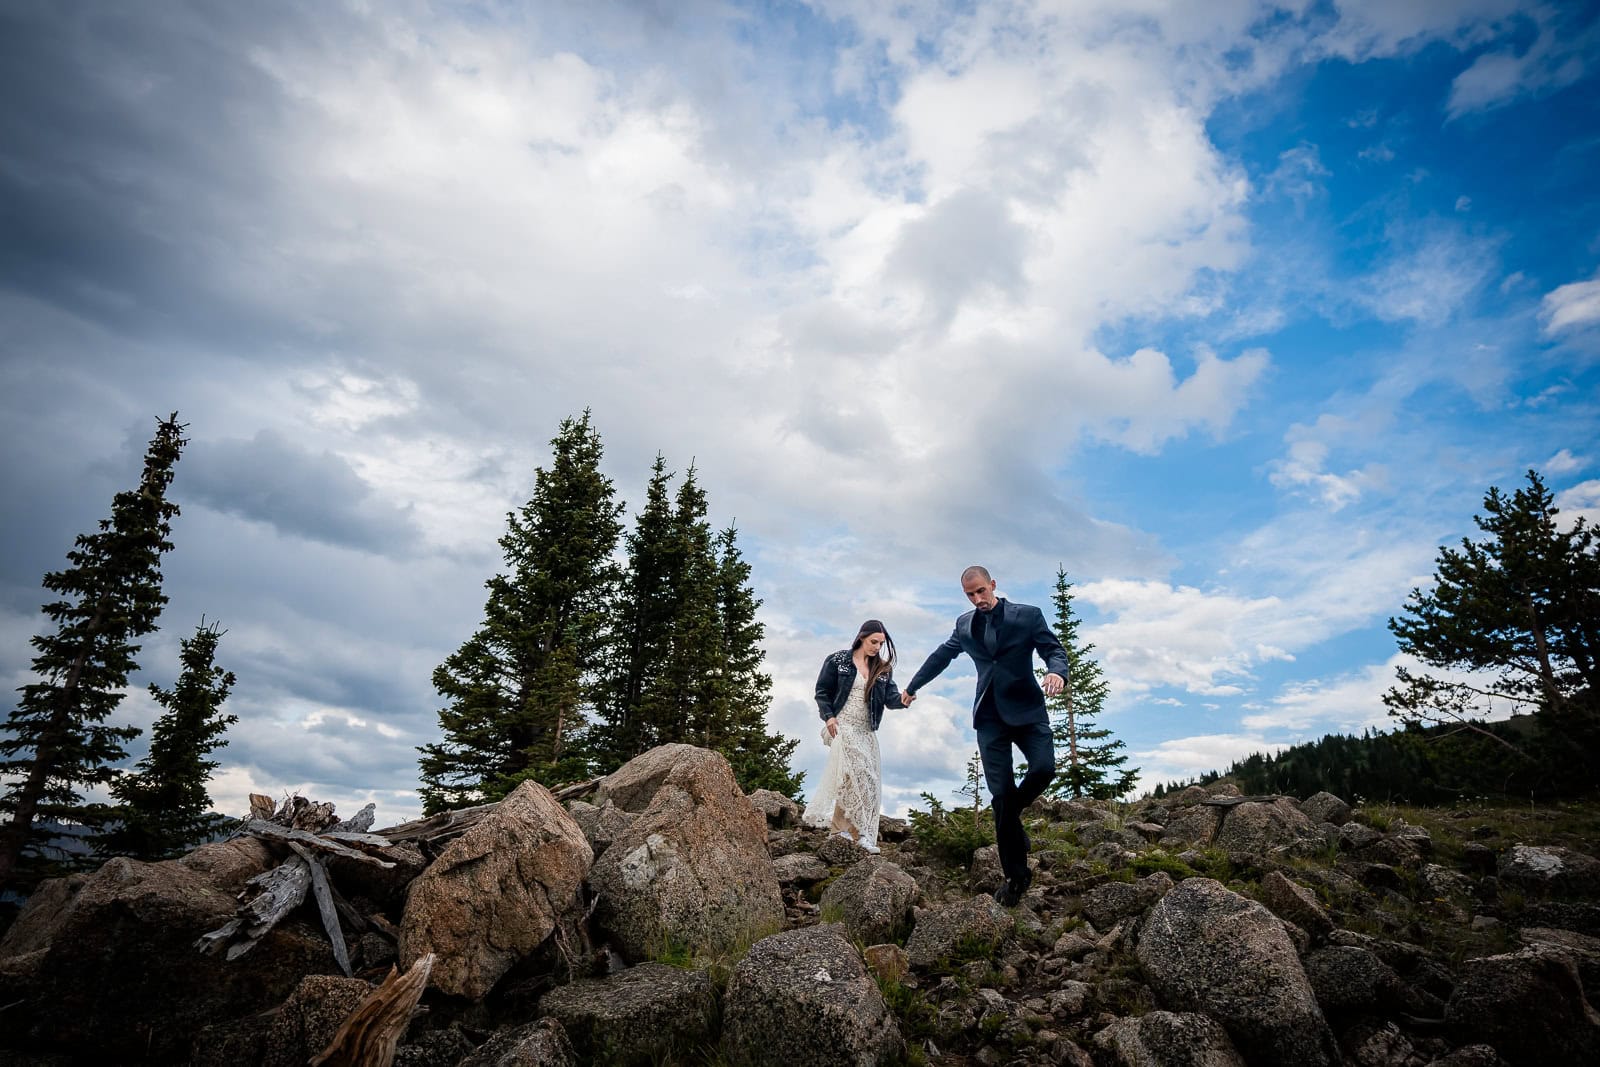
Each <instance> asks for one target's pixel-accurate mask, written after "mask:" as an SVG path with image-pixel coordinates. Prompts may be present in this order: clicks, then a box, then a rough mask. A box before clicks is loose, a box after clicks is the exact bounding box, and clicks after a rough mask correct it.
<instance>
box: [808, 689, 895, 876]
mask: <svg viewBox="0 0 1600 1067" xmlns="http://www.w3.org/2000/svg"><path fill="white" fill-rule="evenodd" d="M837 722H838V724H839V736H838V737H835V738H834V739H833V744H832V745H830V746H829V747H828V766H827V767H826V768H825V769H824V770H823V772H822V780H821V781H820V782H818V783H817V791H816V793H815V794H814V795H813V796H812V797H811V803H809V804H807V805H806V813H805V815H804V817H803V821H804V822H805V824H806V825H807V826H814V827H817V828H819V829H823V830H843V831H845V832H846V833H848V834H850V836H851V837H854V838H855V839H856V840H857V841H858V842H859V843H860V844H861V845H863V846H866V847H869V848H876V847H877V844H878V814H879V813H878V807H879V805H880V803H881V797H880V783H879V778H878V762H879V761H878V735H877V733H876V732H875V731H874V730H873V729H872V719H871V717H870V715H869V713H868V711H867V685H866V675H865V673H864V672H862V671H857V672H856V680H855V685H853V686H852V687H851V689H850V696H849V699H847V700H846V701H845V704H844V707H843V708H841V709H840V710H839V715H838V719H837Z"/></svg>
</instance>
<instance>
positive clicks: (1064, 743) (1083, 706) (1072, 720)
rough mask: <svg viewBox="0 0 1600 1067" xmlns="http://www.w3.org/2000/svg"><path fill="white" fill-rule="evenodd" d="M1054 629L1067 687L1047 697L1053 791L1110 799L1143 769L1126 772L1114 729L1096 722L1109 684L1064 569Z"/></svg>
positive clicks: (1058, 578) (1058, 579)
mask: <svg viewBox="0 0 1600 1067" xmlns="http://www.w3.org/2000/svg"><path fill="white" fill-rule="evenodd" d="M1052 599H1053V600H1054V602H1055V606H1056V620H1055V633H1056V637H1058V638H1059V639H1060V640H1061V646H1062V647H1063V648H1065V649H1066V650H1067V666H1068V670H1067V677H1066V678H1064V679H1063V681H1065V682H1066V685H1065V686H1063V687H1062V690H1061V692H1060V693H1059V694H1058V695H1056V696H1053V697H1048V698H1046V701H1045V703H1046V704H1047V705H1048V706H1049V708H1050V717H1051V720H1052V722H1051V727H1050V732H1051V734H1052V735H1053V736H1054V738H1055V745H1056V774H1055V778H1054V779H1053V780H1052V781H1051V783H1050V790H1049V791H1050V792H1051V793H1052V794H1054V795H1056V796H1062V797H1082V796H1091V797H1096V798H1098V799H1101V800H1111V799H1114V798H1116V797H1120V796H1122V795H1123V794H1124V793H1126V792H1128V791H1129V790H1131V789H1132V788H1133V786H1134V783H1135V782H1136V781H1138V778H1139V770H1138V768H1133V769H1132V770H1125V769H1124V768H1123V766H1122V765H1123V764H1124V763H1126V762H1128V757H1127V756H1126V755H1124V754H1122V752H1121V750H1122V748H1123V747H1124V746H1123V743H1122V742H1121V741H1120V740H1107V739H1108V738H1110V737H1111V731H1110V730H1108V729H1106V728H1104V727H1101V726H1098V725H1096V724H1095V721H1094V720H1095V717H1096V716H1097V715H1099V714H1100V712H1101V711H1102V710H1104V708H1105V702H1106V696H1107V694H1108V693H1109V691H1110V686H1109V684H1108V683H1107V682H1106V677H1105V672H1104V671H1102V670H1101V668H1100V664H1099V662H1098V661H1097V660H1095V659H1094V657H1093V656H1091V655H1090V653H1091V652H1093V651H1094V645H1092V644H1087V643H1085V642H1083V641H1082V640H1080V639H1079V637H1078V617H1077V615H1076V614H1075V613H1074V612H1073V610H1072V583H1071V582H1069V581H1067V572H1066V569H1065V568H1058V569H1057V570H1056V590H1055V594H1054V596H1053V598H1052Z"/></svg>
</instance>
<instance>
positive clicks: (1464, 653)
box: [1383, 470, 1600, 760]
mask: <svg viewBox="0 0 1600 1067" xmlns="http://www.w3.org/2000/svg"><path fill="white" fill-rule="evenodd" d="M1483 507H1484V512H1485V515H1482V516H1474V517H1473V521H1474V522H1475V523H1476V524H1477V526H1478V528H1479V529H1480V530H1482V531H1483V532H1484V533H1486V534H1488V535H1489V536H1488V537H1487V538H1486V539H1485V540H1482V541H1472V540H1470V539H1468V538H1462V540H1461V548H1460V550H1459V551H1458V550H1455V549H1451V548H1445V547H1441V548H1440V549H1439V556H1438V561H1437V564H1438V569H1437V571H1436V572H1435V574H1434V586H1433V588H1432V589H1431V590H1429V591H1428V592H1426V593H1424V592H1422V591H1421V590H1419V589H1413V590H1412V591H1411V596H1410V598H1409V599H1408V600H1407V602H1406V606H1405V616H1404V617H1402V618H1393V619H1390V620H1389V629H1390V630H1391V631H1393V633H1394V635H1395V637H1396V638H1397V639H1398V641H1399V645H1400V650H1401V651H1402V652H1406V653H1409V654H1411V655H1413V656H1415V657H1417V658H1418V659H1419V660H1421V661H1422V662H1423V663H1425V664H1427V665H1428V666H1430V667H1433V668H1435V669H1437V670H1441V671H1451V672H1464V673H1468V674H1469V677H1467V678H1464V679H1463V678H1461V677H1456V678H1449V677H1437V676H1434V675H1430V674H1425V673H1415V672H1412V671H1410V670H1408V669H1407V668H1404V667H1401V668H1399V669H1398V670H1397V671H1396V676H1397V678H1398V681H1399V682H1400V684H1399V685H1398V686H1396V687H1395V688H1393V689H1391V690H1389V692H1388V693H1386V694H1384V697H1383V701H1384V703H1385V704H1387V705H1388V706H1389V713H1390V714H1391V715H1394V716H1396V717H1398V718H1400V719H1401V720H1402V721H1404V722H1406V723H1410V724H1416V725H1449V726H1451V727H1454V728H1459V729H1464V730H1467V731H1471V732H1475V733H1477V734H1478V735H1479V736H1480V737H1483V738H1485V739H1488V740H1492V741H1495V742H1497V743H1498V744H1500V745H1501V746H1503V747H1504V748H1505V749H1507V750H1509V751H1511V752H1514V753H1517V754H1518V755H1526V753H1525V752H1524V750H1523V749H1522V748H1520V747H1519V746H1518V745H1516V744H1514V743H1512V742H1511V741H1508V740H1506V739H1505V738H1504V737H1503V736H1500V735H1499V734H1497V733H1496V732H1494V731H1490V730H1488V729H1486V728H1485V727H1484V726H1483V724H1482V722H1481V720H1482V719H1485V718H1487V717H1488V715H1489V713H1490V711H1491V710H1492V708H1493V707H1494V706H1495V704H1496V703H1497V702H1499V704H1500V706H1502V707H1504V706H1508V705H1509V706H1510V707H1511V708H1513V709H1514V710H1522V711H1530V712H1537V713H1539V718H1540V720H1541V722H1542V724H1543V726H1544V727H1545V732H1546V734H1547V735H1549V736H1550V737H1551V738H1553V739H1554V740H1555V741H1556V742H1558V743H1566V744H1567V746H1568V747H1570V748H1572V749H1574V751H1571V752H1568V753H1567V754H1566V756H1567V759H1569V760H1570V759H1572V758H1579V759H1586V758H1587V756H1586V755H1585V754H1584V753H1585V751H1586V750H1588V751H1589V752H1593V751H1594V749H1595V746H1596V743H1597V738H1596V736H1595V733H1596V720H1597V719H1600V546H1597V543H1596V537H1595V531H1594V529H1593V528H1592V527H1590V526H1589V525H1588V524H1587V522H1586V521H1585V520H1584V519H1583V518H1581V517H1580V518H1579V519H1578V520H1577V522H1576V523H1574V524H1573V525H1572V526H1571V527H1570V528H1569V529H1565V530H1564V529H1562V526H1561V524H1560V523H1558V522H1557V521H1556V516H1557V515H1558V514H1559V509H1557V508H1556V507H1555V503H1554V497H1553V496H1552V494H1551V493H1550V491H1549V490H1548V489H1547V488H1546V487H1545V484H1544V481H1543V479H1542V478H1540V477H1539V474H1538V473H1537V472H1536V471H1531V470H1530V471H1529V472H1528V487H1527V488H1526V489H1519V490H1517V491H1516V492H1515V493H1513V494H1512V495H1511V496H1510V497H1506V496H1505V495H1504V494H1502V493H1501V492H1500V490H1499V489H1498V488H1495V487H1490V489H1489V492H1488V494H1487V495H1486V496H1485V497H1484V499H1483Z"/></svg>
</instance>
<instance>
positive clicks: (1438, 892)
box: [1422, 863, 1472, 900]
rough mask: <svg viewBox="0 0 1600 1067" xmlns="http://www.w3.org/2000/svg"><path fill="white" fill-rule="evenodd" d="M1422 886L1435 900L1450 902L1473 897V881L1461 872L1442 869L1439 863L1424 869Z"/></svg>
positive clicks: (1430, 864)
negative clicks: (1453, 898) (1453, 899)
mask: <svg viewBox="0 0 1600 1067" xmlns="http://www.w3.org/2000/svg"><path fill="white" fill-rule="evenodd" d="M1422 884H1423V885H1424V886H1426V887H1427V890H1428V892H1429V893H1430V894H1432V895H1433V896H1434V897H1435V898H1442V899H1445V900H1449V899H1451V898H1452V897H1470V896H1472V879H1471V878H1468V877H1467V876H1466V875H1464V874H1462V873H1461V872H1460V871H1452V870H1451V869H1450V868H1448V867H1441V866H1440V865H1439V864H1437V863H1429V864H1425V865H1424V866H1423V868H1422Z"/></svg>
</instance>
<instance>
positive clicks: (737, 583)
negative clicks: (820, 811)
mask: <svg viewBox="0 0 1600 1067" xmlns="http://www.w3.org/2000/svg"><path fill="white" fill-rule="evenodd" d="M715 547H716V565H717V572H716V574H717V577H716V588H717V623H718V632H719V639H720V649H719V657H718V658H719V663H718V664H717V669H716V673H715V675H714V678H715V681H716V683H717V684H716V687H715V689H714V691H713V693H712V704H713V707H715V708H716V714H717V718H719V719H720V720H721V722H722V724H723V725H722V726H721V728H720V730H715V731H713V730H708V731H707V736H708V739H709V740H710V746H709V747H712V748H715V749H716V750H717V751H718V752H721V753H722V754H723V755H725V756H727V757H728V762H729V763H731V764H732V765H733V773H734V776H735V777H736V778H738V780H739V785H740V787H741V788H742V789H744V791H745V792H747V793H748V792H750V791H752V790H755V789H771V790H773V791H775V792H778V793H782V794H784V795H785V796H789V797H796V796H798V795H799V793H800V786H801V783H802V781H803V780H804V778H805V773H804V772H803V771H802V772H801V773H800V774H795V773H794V772H793V771H791V770H790V765H789V761H790V760H791V759H793V757H794V750H795V748H796V747H798V746H799V744H800V742H799V741H797V740H795V739H794V738H788V737H784V736H783V735H782V734H778V733H772V732H771V731H769V730H768V729H767V712H768V710H769V709H770V708H771V706H772V676H771V675H770V674H768V673H766V671H764V670H762V666H763V663H764V653H763V652H762V649H761V642H762V640H763V639H764V638H765V637H766V633H767V628H766V626H765V625H763V624H762V622H761V621H760V620H759V619H758V618H756V611H757V609H759V608H760V607H761V601H760V600H757V599H756V597H755V594H754V592H753V591H752V590H751V588H750V564H748V563H746V562H745V560H744V556H743V554H742V553H741V552H740V551H739V531H738V530H737V529H736V528H735V527H734V526H731V525H730V526H728V527H726V528H725V529H723V530H722V531H721V532H720V533H719V534H718V535H717V540H716V546H715Z"/></svg>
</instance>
